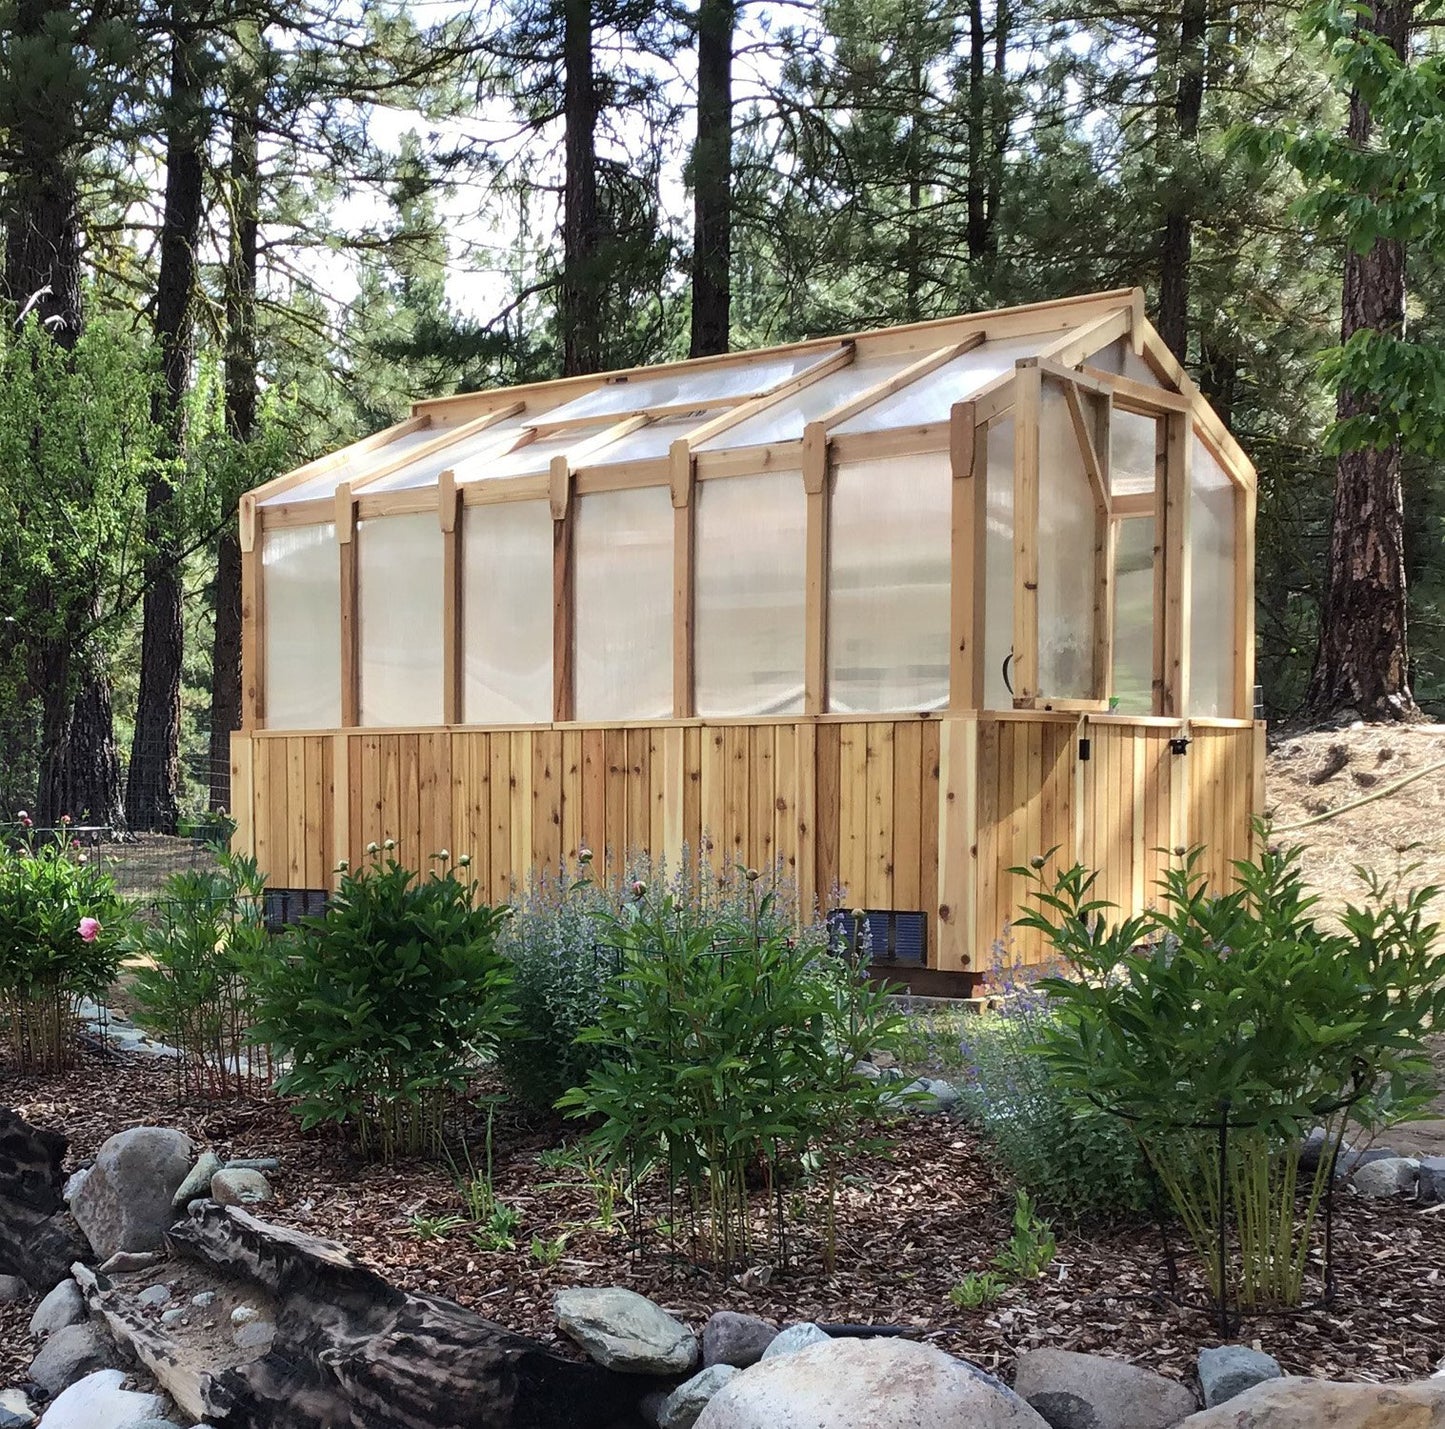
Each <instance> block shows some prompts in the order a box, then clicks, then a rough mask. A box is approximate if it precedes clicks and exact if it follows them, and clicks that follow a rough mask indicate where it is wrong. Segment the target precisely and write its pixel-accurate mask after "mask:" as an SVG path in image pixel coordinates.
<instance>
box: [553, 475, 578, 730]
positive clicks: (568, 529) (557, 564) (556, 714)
mask: <svg viewBox="0 0 1445 1429" xmlns="http://www.w3.org/2000/svg"><path fill="white" fill-rule="evenodd" d="M549 499H550V501H551V506H552V718H553V720H555V721H557V722H558V723H561V722H562V721H564V720H570V719H571V718H572V717H573V710H574V706H575V703H576V689H575V686H574V670H573V645H574V642H575V634H576V610H575V601H574V599H573V596H574V584H575V577H576V572H575V570H574V553H575V536H574V532H573V529H572V527H573V510H572V474H571V471H570V469H569V467H568V463H567V458H566V457H565V456H554V457H553V458H552V469H551V486H550V492H549Z"/></svg>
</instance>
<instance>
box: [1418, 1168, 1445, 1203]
mask: <svg viewBox="0 0 1445 1429" xmlns="http://www.w3.org/2000/svg"><path fill="white" fill-rule="evenodd" d="M1416 1194H1417V1196H1418V1199H1419V1202H1420V1204H1421V1205H1422V1206H1438V1205H1440V1204H1441V1202H1442V1201H1445V1156H1422V1157H1421V1158H1420V1180H1419V1182H1418V1184H1417V1186H1416Z"/></svg>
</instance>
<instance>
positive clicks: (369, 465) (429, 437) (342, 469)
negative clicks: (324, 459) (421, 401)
mask: <svg viewBox="0 0 1445 1429" xmlns="http://www.w3.org/2000/svg"><path fill="white" fill-rule="evenodd" d="M440 435H441V434H440V433H439V432H437V431H436V430H435V429H433V428H431V427H422V428H421V429H420V430H418V431H415V432H407V433H406V435H405V436H400V437H393V438H392V440H391V441H389V442H387V443H386V444H385V445H384V446H379V447H376V448H374V449H373V450H372V451H369V452H364V453H363V454H362V455H360V456H358V457H354V458H353V459H352V460H350V461H348V462H344V463H337V465H335V466H333V467H328V468H327V469H326V470H325V471H320V472H317V474H316V475H315V476H309V477H307V478H306V480H305V481H302V482H298V483H297V485H295V486H292V487H289V488H288V489H287V490H285V491H278V492H277V493H276V494H275V495H274V496H268V497H266V498H265V499H264V500H263V501H262V502H261V505H262V506H281V505H285V504H289V503H290V502H292V501H319V500H322V499H324V498H325V497H328V496H331V495H333V494H334V493H335V491H336V488H337V487H338V486H340V485H341V484H342V482H344V481H356V480H357V479H358V478H360V477H363V476H365V475H366V473H367V472H369V471H375V470H376V469H377V468H378V467H380V466H385V465H387V464H388V463H389V462H393V461H395V460H396V459H397V457H399V456H405V455H406V453H407V452H409V451H415V450H416V448H417V447H419V446H422V445H424V444H425V443H427V442H434V441H435V440H436V439H437V437H438V436H440Z"/></svg>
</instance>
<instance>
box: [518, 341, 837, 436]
mask: <svg viewBox="0 0 1445 1429" xmlns="http://www.w3.org/2000/svg"><path fill="white" fill-rule="evenodd" d="M831 355H832V352H831V350H830V349H827V348H824V349H819V350H813V351H808V352H793V353H783V354H781V355H779V356H776V357H765V358H760V359H759V360H758V361H756V362H729V363H719V364H716V365H714V364H709V365H707V366H705V367H701V368H694V369H691V370H689V369H688V368H679V369H677V370H676V371H673V372H668V373H663V374H659V375H658V376H656V377H632V378H628V379H627V380H626V381H622V382H606V383H604V384H603V385H602V386H601V387H597V388H594V389H593V390H592V391H591V392H586V393H584V394H583V395H582V396H581V397H575V398H573V400H572V401H570V402H567V403H565V404H564V405H562V406H561V407H557V408H554V409H553V410H552V411H550V412H548V413H547V416H546V418H545V419H544V420H546V421H549V422H569V421H576V420H577V418H579V417H617V416H621V415H622V414H623V413H626V412H640V411H643V410H645V409H646V408H648V407H681V406H684V405H685V404H686V403H688V402H708V403H712V402H723V401H728V400H732V401H741V400H742V399H743V398H744V397H751V396H753V395H755V394H756V393H759V392H766V391H767V390H768V388H770V387H776V386H777V385H778V384H779V383H780V382H786V381H787V380H788V378H790V377H796V376H797V375H798V373H800V372H802V371H804V370H805V369H807V368H809V367H812V366H813V365H814V364H815V363H818V362H824V361H826V360H827V359H828V357H830V356H831Z"/></svg>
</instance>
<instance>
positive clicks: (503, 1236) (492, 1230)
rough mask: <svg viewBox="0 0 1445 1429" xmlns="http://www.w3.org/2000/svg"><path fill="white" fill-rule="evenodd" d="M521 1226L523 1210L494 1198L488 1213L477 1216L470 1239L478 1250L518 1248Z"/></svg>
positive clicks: (469, 1235) (488, 1207)
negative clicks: (518, 1233) (518, 1235)
mask: <svg viewBox="0 0 1445 1429" xmlns="http://www.w3.org/2000/svg"><path fill="white" fill-rule="evenodd" d="M521 1228H522V1213H521V1211H519V1210H517V1208H516V1207H515V1206H509V1205H508V1204H507V1203H506V1202H505V1201H498V1200H496V1199H495V1198H494V1199H493V1200H492V1202H491V1204H490V1205H489V1206H487V1208H486V1213H485V1214H484V1215H481V1216H478V1217H476V1218H475V1223H474V1225H473V1227H472V1230H471V1231H470V1232H469V1234H468V1239H469V1240H470V1241H471V1242H472V1244H473V1245H474V1246H476V1247H477V1249H478V1250H516V1248H517V1232H518V1231H519V1230H521Z"/></svg>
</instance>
